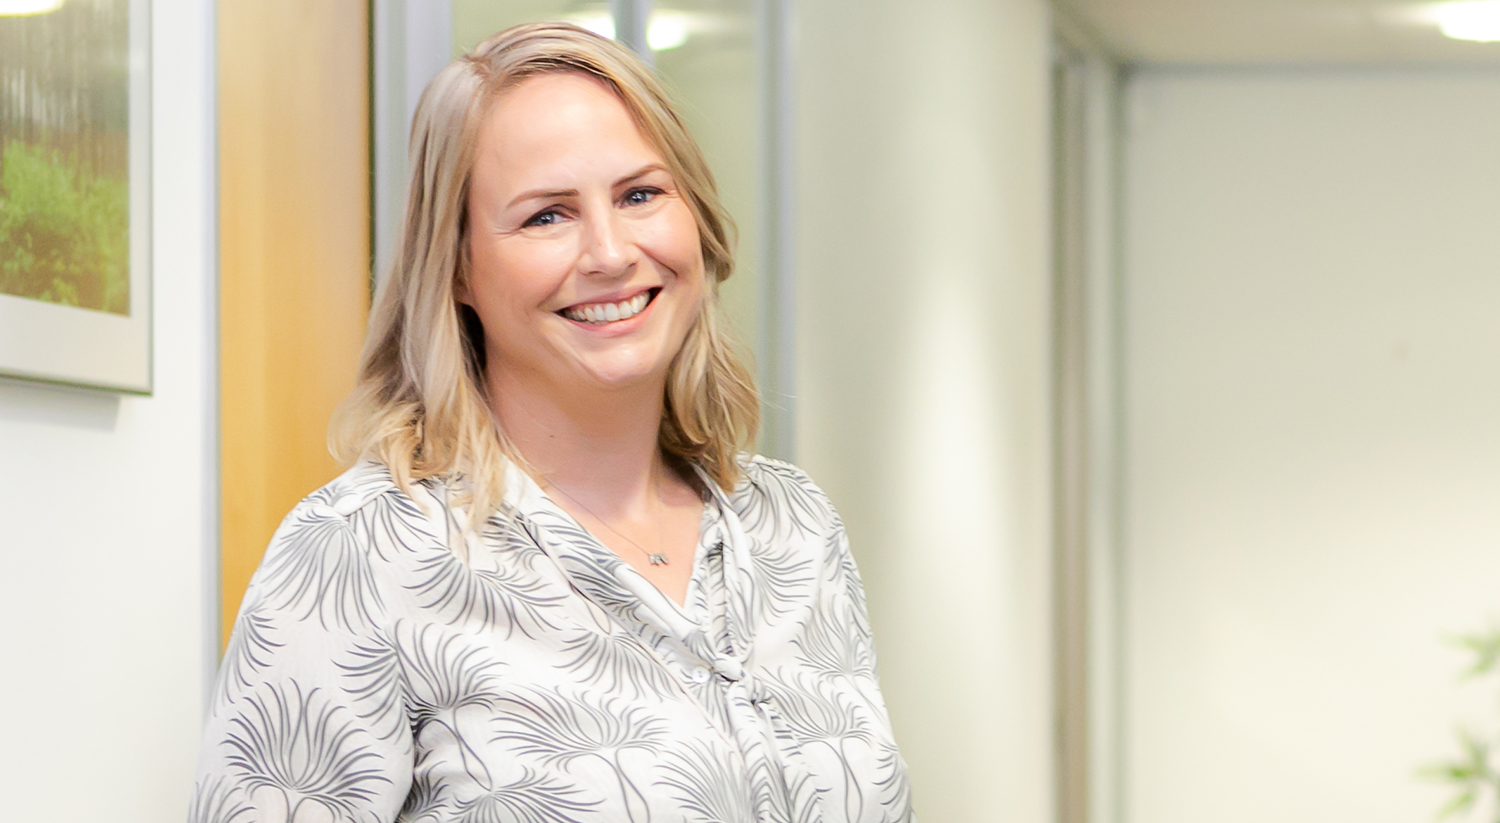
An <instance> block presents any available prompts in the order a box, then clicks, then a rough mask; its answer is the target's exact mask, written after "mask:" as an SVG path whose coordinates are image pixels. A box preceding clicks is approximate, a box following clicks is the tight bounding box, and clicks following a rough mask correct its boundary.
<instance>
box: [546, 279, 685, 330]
mask: <svg viewBox="0 0 1500 823" xmlns="http://www.w3.org/2000/svg"><path fill="white" fill-rule="evenodd" d="M659 293H661V288H659V287H658V288H651V289H647V290H646V291H643V292H641V293H640V294H637V295H636V296H635V297H632V298H630V299H629V300H621V301H620V302H618V303H579V304H578V305H576V306H569V307H567V308H565V309H563V310H561V311H559V312H558V314H560V315H562V316H563V317H566V318H568V319H569V320H574V321H577V322H579V323H588V324H589V325H591V326H602V325H604V324H606V323H617V322H619V321H621V320H629V319H630V318H632V317H635V316H636V315H637V314H640V313H641V312H643V311H645V310H646V307H647V306H649V305H651V301H652V300H655V299H656V295H657V294H659Z"/></svg>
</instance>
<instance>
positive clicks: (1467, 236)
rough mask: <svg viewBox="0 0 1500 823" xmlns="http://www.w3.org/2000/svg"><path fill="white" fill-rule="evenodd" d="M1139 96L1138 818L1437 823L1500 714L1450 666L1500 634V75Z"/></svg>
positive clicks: (1133, 228) (1135, 298)
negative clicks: (1439, 772)
mask: <svg viewBox="0 0 1500 823" xmlns="http://www.w3.org/2000/svg"><path fill="white" fill-rule="evenodd" d="M1127 93H1128V99H1129V106H1130V108H1129V110H1128V115H1129V121H1130V122H1129V126H1128V134H1127V136H1126V141H1127V142H1126V170H1127V180H1126V190H1127V199H1126V201H1125V215H1126V227H1125V246H1126V253H1125V280H1124V288H1125V293H1126V304H1125V324H1126V329H1127V331H1126V335H1127V337H1126V359H1125V379H1126V387H1127V389H1126V395H1127V400H1126V406H1125V420H1126V439H1125V451H1126V460H1127V464H1128V470H1127V473H1126V485H1125V500H1126V506H1127V514H1126V518H1127V520H1126V542H1125V558H1126V559H1125V563H1126V568H1125V578H1124V580H1125V586H1124V595H1125V599H1126V626H1125V647H1124V649H1125V656H1126V672H1125V678H1126V693H1125V706H1126V713H1125V724H1126V725H1125V734H1126V738H1127V745H1126V748H1125V757H1124V768H1125V775H1126V781H1127V786H1126V797H1127V802H1126V808H1127V811H1128V817H1127V819H1128V820H1130V821H1133V823H1179V822H1180V823H1189V822H1191V823H1201V821H1204V820H1213V821H1215V822H1216V823H1234V822H1235V821H1245V823H1251V822H1252V821H1253V822H1254V823H1265V821H1277V823H1299V822H1300V821H1308V823H1312V821H1319V823H1321V822H1322V821H1330V820H1359V821H1363V822H1364V823H1380V821H1413V820H1427V819H1431V815H1433V814H1434V813H1435V812H1436V810H1437V808H1438V806H1439V805H1441V802H1442V801H1443V799H1444V798H1445V797H1446V792H1444V791H1443V790H1440V789H1438V788H1436V787H1433V786H1430V785H1426V784H1422V783H1419V782H1417V781H1416V780H1415V779H1414V776H1413V774H1414V771H1415V770H1416V769H1417V767H1418V766H1420V765H1422V764H1423V763H1425V762H1428V761H1431V760H1434V759H1437V758H1440V757H1443V756H1447V755H1449V754H1456V745H1455V744H1454V743H1453V740H1452V735H1451V731H1452V728H1453V726H1454V724H1455V722H1457V721H1458V720H1459V719H1460V718H1461V717H1462V716H1464V715H1465V714H1466V713H1467V712H1469V711H1471V710H1472V709H1473V706H1475V705H1479V704H1486V705H1487V704H1491V703H1493V700H1494V697H1495V695H1494V694H1489V693H1471V692H1468V691H1466V690H1464V689H1461V688H1460V686H1459V683H1458V680H1457V674H1458V672H1459V668H1460V666H1461V665H1463V664H1465V663H1466V662H1467V661H1466V659H1465V658H1464V657H1463V656H1462V655H1460V654H1459V653H1457V652H1456V651H1454V650H1452V649H1451V648H1449V647H1447V646H1445V645H1444V642H1443V641H1444V637H1445V635H1446V634H1448V633H1457V632H1464V631H1472V630H1478V629H1482V628H1485V627H1486V626H1488V625H1491V623H1490V622H1489V621H1492V620H1495V619H1496V618H1500V588H1497V586H1496V581H1500V332H1497V328H1500V327H1497V317H1500V228H1497V227H1500V152H1497V149H1496V147H1497V146H1500V73H1493V72H1492V73H1477V72H1475V73H1461V72H1448V73H1439V72H1420V71H1405V72H1395V71H1391V72H1375V71H1365V72H1355V71H1344V72H1339V71H1332V70H1329V71H1263V72H1256V73H1235V72H1219V73H1213V72H1188V71H1182V72H1171V71H1146V72H1143V73H1140V74H1138V75H1136V76H1135V77H1134V79H1133V81H1132V82H1131V83H1130V85H1129V88H1128V91H1127ZM1491 728H1493V727H1491Z"/></svg>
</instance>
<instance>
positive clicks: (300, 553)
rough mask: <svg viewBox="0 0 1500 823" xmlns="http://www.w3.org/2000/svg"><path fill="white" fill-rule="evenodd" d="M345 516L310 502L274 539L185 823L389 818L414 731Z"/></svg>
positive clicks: (366, 560) (216, 707) (224, 676)
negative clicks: (408, 720)
mask: <svg viewBox="0 0 1500 823" xmlns="http://www.w3.org/2000/svg"><path fill="white" fill-rule="evenodd" d="M335 505H337V504H335ZM346 514H347V513H342V514H341V513H340V512H339V511H337V510H335V509H334V508H333V507H331V506H329V505H327V504H326V503H323V502H319V501H318V500H317V498H316V496H315V497H314V498H309V500H307V501H304V502H303V503H302V504H301V505H299V506H298V507H297V508H296V509H294V510H293V511H292V513H291V514H290V515H288V516H287V518H286V520H285V521H284V522H283V523H282V525H281V528H280V529H278V530H277V533H276V536H275V537H274V538H272V540H271V545H270V547H269V548H268V549H267V550H266V556H265V559H264V560H263V561H262V563H261V567H260V569H259V570H258V571H257V572H256V574H255V577H254V579H253V580H252V581H251V584H250V588H249V590H248V591H247V592H246V594H245V599H244V602H243V604H242V606H241V608H240V614H239V617H238V619H236V620H235V625H234V632H233V634H232V636H231V638H230V641H229V647H228V649H227V650H226V651H225V654H224V659H223V661H222V663H221V664H220V668H219V677H218V683H217V685H216V687H215V689H214V695H213V700H212V711H211V713H210V715H209V718H208V721H207V726H206V729H205V732H204V738H203V748H202V751H201V754H200V757H199V767H198V781H197V783H196V785H195V786H194V792H193V801H192V806H191V811H190V812H189V816H188V823H250V821H261V820H286V821H287V822H288V823H298V821H306V820H333V821H359V823H368V821H381V823H384V822H385V821H393V820H395V819H396V815H397V813H398V812H399V811H400V809H401V805H402V803H403V801H404V800H405V798H406V795H407V792H408V790H409V788H410V784H411V779H412V740H411V731H410V726H409V724H408V722H407V718H406V712H405V705H404V701H403V700H402V693H401V678H400V669H399V666H398V662H397V660H396V657H395V653H394V650H393V649H392V647H391V644H390V643H389V642H388V640H387V639H386V638H387V632H386V630H385V626H384V625H383V624H384V622H385V615H384V606H383V604H382V602H381V597H380V591H379V588H378V586H377V584H376V580H375V575H374V570H373V565H374V564H373V562H372V557H371V552H370V546H369V541H368V539H367V538H362V537H361V536H360V535H358V534H356V532H355V530H354V529H353V528H352V527H351V525H350V522H349V519H348V517H347V516H346Z"/></svg>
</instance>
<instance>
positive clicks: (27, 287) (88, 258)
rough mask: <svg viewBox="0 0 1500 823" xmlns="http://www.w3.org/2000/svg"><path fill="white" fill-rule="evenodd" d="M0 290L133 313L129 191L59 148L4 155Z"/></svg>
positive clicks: (0, 167)
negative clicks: (92, 172) (81, 165)
mask: <svg viewBox="0 0 1500 823" xmlns="http://www.w3.org/2000/svg"><path fill="white" fill-rule="evenodd" d="M0 293H5V294H13V295H17V296H19V297H29V298H33V299H36V300H45V301H48V302H51V303H61V304H64V305H68V306H78V307H81V308H85V309H94V310H96V311H107V312H113V313H115V314H129V313H130V196H129V186H128V184H127V183H126V181H124V180H119V179H112V178H109V177H104V176H95V175H90V174H87V173H86V172H84V171H82V170H80V169H79V168H77V167H76V166H75V165H74V164H73V163H71V162H69V161H68V159H67V158H66V157H64V156H63V155H62V154H61V153H59V152H57V151H48V150H47V149H44V148H42V147H40V146H32V145H28V144H26V143H23V142H21V141H19V140H9V141H6V143H5V145H4V147H3V153H0Z"/></svg>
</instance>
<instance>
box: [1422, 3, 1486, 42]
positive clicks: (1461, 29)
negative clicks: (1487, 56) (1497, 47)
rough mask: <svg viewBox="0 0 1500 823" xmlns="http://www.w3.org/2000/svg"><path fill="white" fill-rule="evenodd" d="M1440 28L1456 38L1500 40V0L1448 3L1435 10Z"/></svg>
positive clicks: (1484, 40)
mask: <svg viewBox="0 0 1500 823" xmlns="http://www.w3.org/2000/svg"><path fill="white" fill-rule="evenodd" d="M1435 13H1436V16H1437V21H1438V28H1439V29H1441V30H1442V32H1443V34H1445V35H1447V36H1448V37H1451V38H1453V39H1454V40H1473V41H1476V42H1479V43H1493V42H1496V41H1500V0H1480V2H1476V3H1447V4H1445V5H1442V6H1438V7H1437V9H1436V10H1435Z"/></svg>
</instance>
